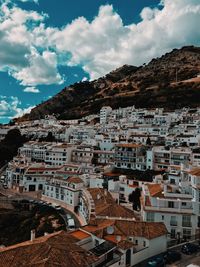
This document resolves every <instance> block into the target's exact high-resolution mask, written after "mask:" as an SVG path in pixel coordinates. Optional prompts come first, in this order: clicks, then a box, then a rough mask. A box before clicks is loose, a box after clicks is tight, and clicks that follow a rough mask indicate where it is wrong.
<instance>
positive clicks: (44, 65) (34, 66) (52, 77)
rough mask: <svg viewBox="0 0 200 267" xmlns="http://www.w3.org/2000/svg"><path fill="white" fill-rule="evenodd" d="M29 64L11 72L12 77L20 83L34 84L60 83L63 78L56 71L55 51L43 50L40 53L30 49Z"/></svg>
mask: <svg viewBox="0 0 200 267" xmlns="http://www.w3.org/2000/svg"><path fill="white" fill-rule="evenodd" d="M28 60H29V66H27V67H25V68H22V69H21V70H20V71H18V72H15V73H13V77H14V78H16V79H17V80H19V81H21V84H22V85H25V86H26V85H28V86H36V85H37V84H47V85H48V84H61V83H63V79H62V77H61V76H60V74H59V73H58V72H57V56H56V53H54V52H50V51H44V52H43V53H42V54H41V55H40V54H39V53H38V52H37V51H36V50H35V49H32V52H31V55H29V56H28Z"/></svg>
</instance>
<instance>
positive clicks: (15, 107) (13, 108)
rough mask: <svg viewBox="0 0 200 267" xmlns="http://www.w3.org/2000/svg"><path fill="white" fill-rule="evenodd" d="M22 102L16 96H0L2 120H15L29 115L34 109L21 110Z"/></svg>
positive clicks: (0, 117) (0, 116)
mask: <svg viewBox="0 0 200 267" xmlns="http://www.w3.org/2000/svg"><path fill="white" fill-rule="evenodd" d="M20 105H21V101H20V100H19V99H18V97H15V96H10V97H6V96H0V119H2V118H9V119H11V118H14V117H19V116H22V115H23V114H25V113H29V112H30V111H31V109H32V108H33V106H32V107H28V108H26V109H23V108H20Z"/></svg>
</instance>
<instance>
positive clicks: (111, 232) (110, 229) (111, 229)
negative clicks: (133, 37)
mask: <svg viewBox="0 0 200 267" xmlns="http://www.w3.org/2000/svg"><path fill="white" fill-rule="evenodd" d="M113 233H114V228H113V226H108V227H107V234H108V235H112V234H113Z"/></svg>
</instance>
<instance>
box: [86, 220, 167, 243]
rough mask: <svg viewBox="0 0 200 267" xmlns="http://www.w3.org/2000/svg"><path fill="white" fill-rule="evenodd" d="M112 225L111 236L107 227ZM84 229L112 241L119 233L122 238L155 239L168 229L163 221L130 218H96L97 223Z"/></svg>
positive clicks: (164, 233)
mask: <svg viewBox="0 0 200 267" xmlns="http://www.w3.org/2000/svg"><path fill="white" fill-rule="evenodd" d="M104 221H108V223H109V224H106V223H105V224H104V223H103V222H104ZM108 225H112V227H113V229H114V232H113V235H112V236H111V237H108V233H107V227H108ZM84 229H85V230H86V231H88V232H91V233H93V234H95V235H96V236H98V237H101V238H105V237H107V239H109V240H110V241H112V239H113V238H114V237H113V236H114V235H119V236H120V237H121V238H122V240H123V237H124V236H125V237H129V236H135V237H145V238H147V239H153V238H156V237H159V236H162V235H166V234H167V229H166V226H165V224H164V223H162V222H141V221H132V220H131V221H128V220H115V221H111V220H107V219H105V220H102V219H96V225H92V226H90V225H88V226H85V227H84Z"/></svg>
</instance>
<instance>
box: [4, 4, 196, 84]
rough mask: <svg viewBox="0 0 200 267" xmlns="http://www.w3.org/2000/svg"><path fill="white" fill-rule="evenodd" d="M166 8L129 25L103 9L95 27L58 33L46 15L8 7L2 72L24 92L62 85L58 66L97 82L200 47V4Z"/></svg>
mask: <svg viewBox="0 0 200 267" xmlns="http://www.w3.org/2000/svg"><path fill="white" fill-rule="evenodd" d="M21 1H26V0H21ZM27 1H28V0H27ZM161 5H162V7H161V8H160V9H158V8H153V9H152V8H150V7H145V8H144V9H143V10H142V11H141V14H140V15H141V21H140V22H139V23H137V24H135V23H132V24H129V25H124V24H123V21H122V19H121V17H120V16H119V14H118V13H117V12H116V11H114V9H113V7H112V6H111V5H104V6H101V7H100V9H99V13H98V15H97V16H96V17H95V18H94V19H93V20H92V21H91V22H90V21H88V20H87V19H86V18H84V17H79V18H77V19H75V20H74V21H72V22H71V23H70V24H67V25H65V26H63V27H61V28H60V29H59V28H53V27H48V26H47V25H46V23H45V18H46V15H43V14H39V13H37V12H34V11H25V10H22V9H20V8H19V7H17V6H12V8H8V5H6V4H4V5H2V12H1V13H0V70H2V71H7V70H8V71H9V73H10V74H11V75H12V76H13V77H14V78H16V79H17V80H18V81H20V82H21V84H22V85H25V86H36V85H38V84H53V83H57V84H60V83H62V82H63V77H61V75H60V74H59V71H58V67H59V65H64V64H65V65H68V66H76V65H79V66H82V68H83V70H84V71H86V72H87V73H88V74H89V75H90V79H96V78H98V77H99V76H102V75H105V74H106V73H108V72H109V71H111V70H113V69H115V68H117V67H120V66H121V65H123V64H131V65H141V64H143V63H146V62H148V61H150V60H151V59H152V58H153V57H158V56H161V55H162V54H163V53H165V52H168V51H170V50H171V49H173V48H175V47H176V48H179V47H182V46H184V45H191V44H193V45H200V28H199V27H197V25H200V2H199V0H174V1H171V0H162V1H161Z"/></svg>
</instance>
